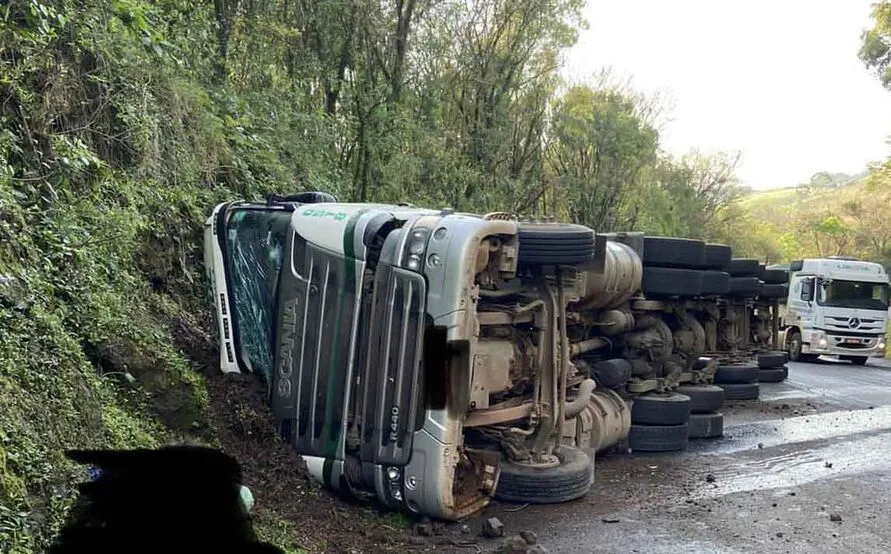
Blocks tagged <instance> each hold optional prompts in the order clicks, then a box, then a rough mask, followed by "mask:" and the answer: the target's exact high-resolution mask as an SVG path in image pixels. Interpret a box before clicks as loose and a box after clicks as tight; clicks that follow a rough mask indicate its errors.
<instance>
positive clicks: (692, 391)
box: [677, 385, 724, 419]
mask: <svg viewBox="0 0 891 554" xmlns="http://www.w3.org/2000/svg"><path fill="white" fill-rule="evenodd" d="M677 392H678V393H679V394H683V395H684V396H689V397H690V413H691V415H690V418H691V419H692V418H693V415H692V414H700V413H706V412H716V411H718V410H720V409H721V408H722V407H723V406H724V389H722V388H721V387H716V386H714V385H681V386H679V387H678V388H677Z"/></svg>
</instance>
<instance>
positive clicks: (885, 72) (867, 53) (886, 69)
mask: <svg viewBox="0 0 891 554" xmlns="http://www.w3.org/2000/svg"><path fill="white" fill-rule="evenodd" d="M872 19H873V26H872V28H871V29H867V30H865V31H863V34H862V35H861V37H860V51H859V53H858V55H859V56H860V59H861V60H862V61H863V63H864V64H866V67H867V68H869V69H870V70H872V71H873V72H874V73H875V75H876V76H877V77H878V78H879V79H880V80H881V81H882V85H884V86H885V88H889V89H891V2H889V1H888V0H882V1H880V2H877V3H875V4H873V6H872Z"/></svg>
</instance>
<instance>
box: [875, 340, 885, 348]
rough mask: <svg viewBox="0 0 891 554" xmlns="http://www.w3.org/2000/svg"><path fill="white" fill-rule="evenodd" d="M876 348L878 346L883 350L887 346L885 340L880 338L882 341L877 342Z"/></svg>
mask: <svg viewBox="0 0 891 554" xmlns="http://www.w3.org/2000/svg"><path fill="white" fill-rule="evenodd" d="M876 348H878V349H879V350H882V349H883V348H885V341H883V340H880V341H879V342H878V343H877V344H876Z"/></svg>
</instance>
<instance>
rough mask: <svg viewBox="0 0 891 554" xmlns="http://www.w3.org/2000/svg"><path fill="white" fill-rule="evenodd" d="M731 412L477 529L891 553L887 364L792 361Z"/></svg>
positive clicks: (559, 540)
mask: <svg viewBox="0 0 891 554" xmlns="http://www.w3.org/2000/svg"><path fill="white" fill-rule="evenodd" d="M724 413H725V436H724V437H723V438H721V439H713V440H706V441H695V442H691V444H690V447H689V449H688V450H687V451H686V452H683V453H674V454H662V455H652V454H646V455H645V454H641V453H637V454H626V453H616V454H608V455H605V456H601V457H599V458H598V460H597V467H596V481H597V482H596V484H595V486H594V488H593V489H592V491H591V493H590V494H589V495H588V496H587V497H586V498H584V499H582V500H579V501H577V502H572V503H568V504H562V505H555V506H525V507H524V506H512V505H508V504H499V503H496V504H494V505H493V506H491V507H489V508H488V509H487V510H486V512H485V513H484V514H483V515H482V516H480V517H478V518H476V520H475V521H474V522H472V525H474V526H476V525H478V522H479V521H480V520H481V519H483V518H484V517H490V516H493V515H494V516H497V517H498V518H500V519H501V520H502V522H503V523H504V525H505V527H506V530H507V533H508V534H515V533H518V532H520V531H524V530H529V531H533V532H535V533H536V534H537V535H538V537H539V542H540V544H541V545H542V546H544V547H545V548H547V550H548V551H549V552H551V553H563V552H566V553H576V552H584V553H617V554H618V553H622V554H626V553H628V552H641V553H654V554H661V553H666V554H667V553H672V554H674V553H679V552H703V553H711V552H714V553H736V552H765V553H773V552H776V553H811V552H833V553H834V552H844V553H846V554H851V553H858V552H891V525H889V521H891V519H889V518H891V364H889V363H888V362H887V361H884V360H870V362H869V365H867V366H864V367H858V366H853V365H850V364H848V363H844V362H828V361H827V362H819V363H815V364H796V363H791V364H790V375H789V379H788V380H787V381H786V382H784V383H776V384H762V385H761V399H760V401H758V402H745V403H734V404H731V405H728V406H727V407H726V409H725V410H724ZM830 516H832V518H831V517H830ZM838 518H840V521H832V520H831V519H838ZM477 528H478V527H477ZM479 546H480V547H482V550H483V551H487V549H488V550H489V551H497V550H496V549H497V547H498V546H499V545H498V543H497V542H494V541H493V542H491V543H479Z"/></svg>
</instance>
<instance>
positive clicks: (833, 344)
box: [801, 331, 885, 357]
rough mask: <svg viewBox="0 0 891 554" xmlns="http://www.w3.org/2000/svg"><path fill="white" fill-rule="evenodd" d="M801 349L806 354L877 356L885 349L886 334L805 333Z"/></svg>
mask: <svg viewBox="0 0 891 554" xmlns="http://www.w3.org/2000/svg"><path fill="white" fill-rule="evenodd" d="M802 342H803V343H804V344H802V346H801V351H802V353H804V354H824V355H827V356H867V357H871V356H875V355H877V354H881V353H882V352H884V350H885V337H884V335H861V336H850V335H836V334H833V333H832V332H829V333H827V332H824V331H808V332H805V333H803V336H802Z"/></svg>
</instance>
